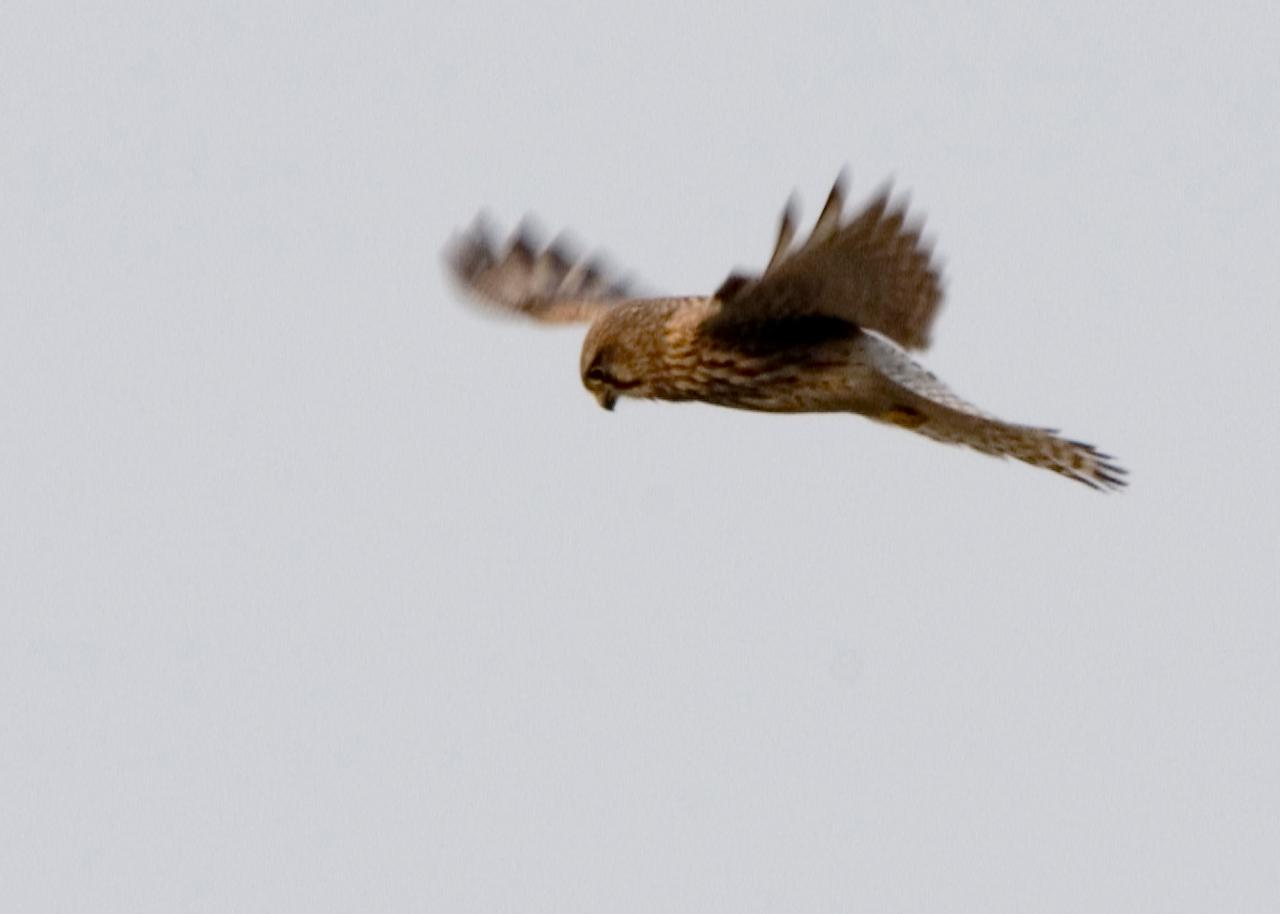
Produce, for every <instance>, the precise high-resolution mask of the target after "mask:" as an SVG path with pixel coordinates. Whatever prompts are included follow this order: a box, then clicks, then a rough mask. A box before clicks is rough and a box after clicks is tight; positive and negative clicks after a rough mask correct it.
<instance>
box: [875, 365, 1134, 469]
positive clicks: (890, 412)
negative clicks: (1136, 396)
mask: <svg viewBox="0 0 1280 914" xmlns="http://www.w3.org/2000/svg"><path fill="white" fill-rule="evenodd" d="M863 350H864V352H865V353H866V354H867V355H868V356H869V357H870V358H871V359H872V360H873V362H874V364H875V367H876V368H877V369H878V370H879V372H880V378H881V394H882V396H883V398H884V399H883V400H882V401H881V402H882V403H883V404H884V408H883V410H882V411H881V413H880V415H878V416H876V418H878V419H880V420H882V421H884V422H890V423H893V424H894V425H899V426H902V427H903V428H908V429H911V430H912V431H914V432H917V433H919V434H921V435H925V436H926V437H929V438H932V439H933V440H935V441H943V442H946V443H948V444H961V445H965V446H966V447H971V448H973V449H974V450H975V451H980V452H981V453H983V454H990V455H992V456H994V457H1012V458H1014V459H1015V460H1021V461H1022V462H1024V463H1029V464H1031V465H1032V466H1037V467H1044V468H1045V469H1046V470H1051V471H1053V472H1054V473H1058V474H1059V475H1061V476H1066V477H1067V478H1068V479H1074V480H1075V481H1077V482H1082V483H1084V484H1085V485H1087V486H1091V487H1092V488H1095V489H1102V490H1115V489H1120V488H1123V487H1124V486H1125V484H1126V481H1125V471H1124V469H1123V468H1121V467H1120V466H1119V465H1117V464H1116V463H1115V462H1114V460H1115V458H1113V457H1111V456H1110V455H1109V454H1104V453H1102V452H1101V451H1099V450H1098V449H1097V448H1095V447H1094V446H1093V445H1091V444H1085V443H1084V442H1082V441H1072V440H1070V439H1068V438H1063V437H1061V436H1059V434H1058V433H1057V431H1056V430H1054V429H1047V428H1037V427H1035V426H1031V425H1014V424H1013V423H1010V422H1004V421H1002V420H1000V419H997V418H996V417H995V416H992V415H991V414H989V413H986V412H983V411H982V410H980V409H978V408H977V407H976V406H974V405H973V404H972V403H969V402H968V401H967V400H964V399H962V398H961V397H959V396H957V395H956V394H955V393H954V392H953V391H952V390H951V389H950V388H949V387H947V385H945V384H943V383H942V382H941V381H939V380H938V378H937V377H936V376H934V375H933V374H932V373H930V372H928V371H926V370H925V369H924V368H922V367H921V366H920V365H918V364H916V362H915V361H913V360H912V359H911V358H910V357H909V356H908V355H907V354H906V353H904V352H902V350H900V349H898V348H897V347H895V346H891V345H890V344H888V343H885V342H883V341H879V340H875V341H867V342H864V343H863Z"/></svg>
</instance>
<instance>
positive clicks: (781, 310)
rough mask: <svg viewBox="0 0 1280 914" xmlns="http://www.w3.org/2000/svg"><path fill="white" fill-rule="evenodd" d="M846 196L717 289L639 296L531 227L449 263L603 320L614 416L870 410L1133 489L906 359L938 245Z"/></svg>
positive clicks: (550, 318) (593, 326)
mask: <svg viewBox="0 0 1280 914" xmlns="http://www.w3.org/2000/svg"><path fill="white" fill-rule="evenodd" d="M844 198H845V193H844V176H843V174H842V175H841V176H840V177H839V178H837V180H836V183H835V185H834V186H833V187H832V189H831V194H830V196H829V197H828V198H827V203H826V206H824V207H823V209H822V213H821V215H819V216H818V221H817V224H815V225H814V227H813V231H812V232H811V233H810V235H809V237H808V239H807V240H805V242H804V243H803V244H800V245H799V246H796V247H793V245H792V241H793V239H794V235H795V228H796V220H795V205H794V201H792V202H789V203H788V204H787V207H786V209H785V210H784V211H783V214H782V222H781V226H780V228H779V231H778V239H777V242H776V244H775V245H774V249H773V256H772V257H771V258H770V259H769V264H768V266H766V267H765V269H764V273H763V274H761V275H759V276H747V275H744V274H740V273H733V274H731V275H730V276H729V278H728V279H726V280H725V281H724V283H723V284H722V285H721V286H720V288H719V289H718V290H717V291H716V292H715V294H713V295H695V296H683V297H663V298H638V297H633V296H631V295H630V294H629V292H628V289H627V286H626V285H625V284H623V283H619V282H615V281H613V280H611V279H610V278H609V277H608V275H607V274H606V272H605V271H604V270H603V269H602V268H601V267H600V266H599V264H598V263H597V262H590V261H585V260H575V258H573V257H572V256H570V255H569V254H568V253H567V248H566V246H565V244H564V243H563V242H562V241H557V242H553V243H552V244H551V245H550V246H548V247H545V248H542V249H541V250H539V247H538V245H536V244H535V243H534V242H533V241H531V240H530V238H529V235H528V233H527V231H525V230H523V229H521V230H518V231H517V232H516V234H515V236H514V237H513V239H512V241H511V242H510V243H509V245H508V246H507V248H506V252H505V253H504V254H502V255H501V256H500V257H499V256H498V255H497V251H496V249H495V247H494V246H493V244H492V242H491V241H490V239H489V237H488V234H487V232H486V231H485V230H484V227H483V225H482V224H481V222H480V221H479V220H477V223H476V225H475V226H473V228H472V229H470V230H469V231H468V232H466V233H465V234H463V235H461V236H459V237H456V238H455V239H454V240H453V241H452V243H451V244H450V246H449V248H448V249H447V250H446V252H445V256H446V261H447V263H448V265H449V267H450V269H451V271H452V273H453V275H454V276H455V277H456V279H457V280H458V282H459V283H461V285H462V286H463V287H464V289H466V290H467V291H468V292H470V293H471V294H472V295H473V296H475V297H476V298H478V299H480V300H481V301H482V302H486V303H488V304H491V305H495V306H497V307H499V308H502V309H505V310H508V311H512V312H518V313H522V314H525V315H528V316H529V317H532V318H535V319H537V320H541V321H547V322H553V323H566V322H590V329H589V330H588V331H587V337H586V341H585V342H584V343H583V346H582V358H581V363H580V371H581V375H582V383H583V384H584V385H585V386H586V388H587V390H589V391H591V393H593V394H594V395H595V397H596V399H597V400H598V401H599V402H600V405H601V406H603V407H604V408H605V409H608V410H612V409H613V407H614V405H615V404H616V403H617V401H618V398H619V397H645V398H650V399H658V400H700V401H702V402H704V403H712V404H715V405H717V406H730V407H736V408H738V409H750V410H760V411H763V412H782V413H797V412H830V413H858V414H860V415H863V416H867V417H868V418H871V419H875V420H877V421H880V422H886V423H889V424H891V425H896V426H899V427H901V428H906V429H910V430H911V431H914V432H917V433H919V434H921V435H926V436H928V437H929V438H932V439H934V440H935V441H943V442H947V443H951V444H962V445H967V446H969V447H971V448H973V449H975V450H977V451H981V452H982V453H984V454H992V455H995V456H997V457H1014V458H1016V459H1018V460H1022V461H1024V462H1026V463H1029V464H1032V465H1033V466H1038V467H1044V468H1045V469H1048V470H1052V471H1053V472H1055V473H1059V474H1061V475H1063V476H1066V477H1068V478H1070V479H1074V480H1077V481H1078V482H1082V483H1084V484H1085V485H1088V486H1092V487H1093V488H1095V489H1115V488H1119V487H1121V486H1123V485H1124V484H1125V480H1124V473H1125V471H1124V470H1123V469H1121V468H1120V467H1119V466H1117V465H1116V464H1114V463H1112V462H1111V461H1112V458H1111V457H1109V456H1108V455H1106V454H1103V453H1100V452H1099V451H1097V450H1096V449H1095V448H1094V447H1093V446H1091V445H1088V444H1083V443H1081V442H1079V441H1070V440H1067V439H1065V438H1061V437H1058V435H1057V434H1056V433H1055V432H1054V431H1053V430H1050V429H1045V428H1037V427H1035V426H1029V425H1015V424H1012V423H1009V422H1003V421H1001V420H1000V419H997V418H996V417H995V416H992V415H990V414H989V413H986V412H983V411H982V410H980V409H978V408H977V407H975V406H974V405H972V404H971V403H969V402H967V401H965V400H963V399H961V398H960V397H958V396H957V395H956V394H954V393H952V392H951V390H950V389H949V388H948V387H947V386H946V385H945V384H943V383H942V382H941V381H939V380H938V379H937V378H936V377H934V375H933V374H931V373H930V372H928V371H926V370H925V369H924V368H922V367H921V366H920V365H919V364H917V363H916V362H915V361H914V360H913V359H912V358H911V357H910V356H908V355H907V353H906V352H905V351H904V350H909V349H923V348H925V347H926V346H927V345H928V343H929V333H930V328H931V326H932V324H933V320H934V317H935V316H936V315H937V312H938V307H939V305H940V304H941V303H942V287H941V283H940V281H939V276H938V271H937V268H936V267H935V266H934V265H933V264H932V251H931V248H930V245H929V244H927V243H926V242H924V241H922V239H921V226H920V223H919V222H918V221H916V220H908V219H907V214H906V210H905V207H904V206H903V205H902V204H900V203H894V202H893V201H891V199H890V195H889V191H888V189H887V188H886V189H884V190H882V191H881V192H880V193H879V194H877V195H876V196H875V197H874V198H873V199H872V200H871V201H870V202H869V203H868V204H866V206H864V207H863V208H862V210H861V211H860V212H859V213H858V214H857V215H856V216H854V217H853V218H852V219H849V220H847V221H844V220H842V218H841V212H842V210H843V208H844Z"/></svg>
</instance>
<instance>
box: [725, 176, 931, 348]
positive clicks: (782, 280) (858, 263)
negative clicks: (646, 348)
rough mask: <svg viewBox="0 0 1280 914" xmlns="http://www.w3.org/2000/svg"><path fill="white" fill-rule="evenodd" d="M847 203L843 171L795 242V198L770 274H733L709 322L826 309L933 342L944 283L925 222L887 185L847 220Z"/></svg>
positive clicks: (903, 341)
mask: <svg viewBox="0 0 1280 914" xmlns="http://www.w3.org/2000/svg"><path fill="white" fill-rule="evenodd" d="M843 206H844V176H843V175H841V176H840V177H839V178H837V179H836V183H835V186H833V187H832V188H831V194H830V196H829V197H828V198H827V204H826V206H824V207H823V209H822V214H821V215H820V216H819V217H818V221H817V224H816V225H814V227H813V232H812V233H811V234H810V235H809V238H808V239H807V240H806V241H805V242H804V243H803V244H802V245H800V246H799V247H798V248H796V249H795V250H792V249H791V240H792V238H793V236H794V234H795V218H794V215H793V212H794V207H793V205H792V204H790V203H788V205H787V208H786V210H785V211H784V212H783V214H782V224H781V226H780V228H779V231H778V241H777V244H776V245H775V247H774V251H773V256H772V258H770V260H769V266H768V267H767V268H766V269H765V272H764V275H763V276H760V277H758V278H753V277H745V276H741V275H732V276H730V277H729V278H728V279H727V280H726V281H725V283H724V285H722V286H721V287H720V290H719V291H718V292H717V293H716V297H717V298H719V299H720V300H721V301H722V302H723V303H724V304H723V307H722V308H721V310H720V313H719V315H718V316H717V317H716V318H715V324H716V326H713V327H711V328H709V329H712V330H715V329H721V330H724V331H726V332H731V331H732V330H733V325H735V324H756V325H759V324H762V323H766V322H771V321H774V320H786V319H789V318H796V317H825V318H835V319H837V320H841V321H847V322H849V323H852V324H857V325H858V326H860V327H866V328H869V329H871V330H875V331H877V332H879V333H882V334H884V335H885V336H887V337H889V338H890V339H892V340H893V341H895V342H896V343H898V344H899V345H901V346H903V347H905V348H908V349H922V348H924V347H925V346H927V345H928V343H929V329H930V326H931V325H932V324H933V319H934V316H935V315H936V314H937V312H938V307H939V306H940V305H941V304H942V284H941V280H940V278H939V275H938V270H937V268H936V267H935V266H934V265H933V263H932V250H931V249H930V246H929V245H928V244H927V243H926V242H925V241H924V240H922V238H921V226H920V224H919V223H918V222H916V221H914V220H913V221H908V219H907V215H906V209H905V206H904V205H903V204H896V205H895V204H893V203H892V201H891V200H890V196H889V189H888V188H887V187H886V188H884V189H883V190H881V191H880V192H879V193H878V194H877V195H876V196H875V197H874V198H873V199H872V200H871V202H870V203H868V204H867V205H866V206H865V207H863V209H862V210H861V211H860V212H859V213H858V214H857V215H856V216H854V217H853V218H852V219H850V220H848V221H846V222H842V221H841V210H842V209H843Z"/></svg>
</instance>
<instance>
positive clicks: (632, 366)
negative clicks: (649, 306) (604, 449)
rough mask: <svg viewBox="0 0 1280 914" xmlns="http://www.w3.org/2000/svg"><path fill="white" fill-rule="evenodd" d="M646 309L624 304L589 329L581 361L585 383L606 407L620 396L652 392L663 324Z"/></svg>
mask: <svg viewBox="0 0 1280 914" xmlns="http://www.w3.org/2000/svg"><path fill="white" fill-rule="evenodd" d="M650 317H651V316H650V315H649V314H646V313H645V311H644V310H643V309H640V308H637V307H633V306H630V305H621V306H619V307H617V308H614V309H612V310H611V311H609V312H607V313H605V314H603V315H601V316H600V317H599V318H597V319H596V321H595V323H593V324H592V325H591V329H590V330H589V331H587V338H586V340H585V341H584V342H583V344H582V360H581V363H580V365H579V368H580V371H581V372H582V383H583V386H585V387H586V388H587V390H589V391H591V393H592V394H593V395H594V396H595V398H596V400H597V402H599V404H600V405H601V406H603V407H604V408H605V409H609V410H611V409H613V407H614V406H615V405H616V404H617V402H618V397H621V396H627V397H649V396H652V395H653V393H652V390H651V381H652V380H653V377H654V372H655V370H656V369H657V368H658V365H659V363H660V359H661V355H660V353H659V352H658V347H659V346H660V332H659V327H654V326H653V325H652V324H653V321H652V320H651V319H650Z"/></svg>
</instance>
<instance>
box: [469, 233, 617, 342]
mask: <svg viewBox="0 0 1280 914" xmlns="http://www.w3.org/2000/svg"><path fill="white" fill-rule="evenodd" d="M444 259H445V263H446V264H447V265H448V267H449V271H450V272H451V273H452V274H453V277H454V279H455V280H457V282H458V283H459V284H460V285H461V286H462V287H463V288H464V289H465V290H466V291H467V292H469V293H471V295H472V296H473V297H474V298H476V299H477V300H479V301H480V302H482V303H484V304H488V305H492V306H495V307H497V308H499V309H501V310H504V311H507V312H512V313H520V314H525V315H528V316H529V317H532V318H535V319H537V320H540V321H547V322H549V323H577V322H589V321H591V320H593V319H594V318H595V317H596V315H597V314H599V313H600V312H601V311H603V310H606V309H608V308H611V307H613V306H614V305H616V304H618V303H619V302H622V301H625V300H626V299H627V298H628V287H627V284H626V283H625V282H623V281H619V280H616V279H614V278H612V277H611V276H610V275H609V274H608V271H607V270H606V269H605V268H604V267H603V266H602V264H601V262H600V261H599V260H598V259H594V260H582V259H578V258H577V257H575V256H574V255H572V254H571V253H570V252H569V249H568V246H567V245H566V244H565V242H564V241H563V240H557V241H555V242H552V243H551V244H550V245H547V246H546V247H540V245H539V244H538V243H537V242H536V241H534V240H533V239H532V237H531V234H530V232H529V230H528V229H527V228H524V227H522V228H520V229H517V230H516V232H515V234H514V235H512V237H511V240H510V241H509V242H508V243H507V247H506V250H505V252H504V253H502V254H501V255H499V253H498V248H497V247H496V246H495V245H494V244H493V241H492V238H491V237H490V235H489V232H488V231H487V229H486V227H485V224H484V222H483V220H482V219H477V220H476V222H475V224H474V225H472V227H471V228H470V229H468V230H467V231H466V232H464V233H463V234H461V235H457V236H455V237H454V238H453V240H452V241H450V243H449V246H448V247H447V248H445V252H444Z"/></svg>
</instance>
